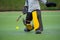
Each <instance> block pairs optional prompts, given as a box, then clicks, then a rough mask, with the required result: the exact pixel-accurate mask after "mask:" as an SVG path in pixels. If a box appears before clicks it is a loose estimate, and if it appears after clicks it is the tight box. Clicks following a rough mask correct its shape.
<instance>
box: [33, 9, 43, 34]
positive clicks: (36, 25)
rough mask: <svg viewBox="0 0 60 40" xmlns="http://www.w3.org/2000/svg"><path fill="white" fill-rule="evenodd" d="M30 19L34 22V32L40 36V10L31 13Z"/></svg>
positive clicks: (41, 27)
mask: <svg viewBox="0 0 60 40" xmlns="http://www.w3.org/2000/svg"><path fill="white" fill-rule="evenodd" d="M32 17H33V21H34V30H35V31H36V33H37V34H40V33H41V32H42V31H43V26H42V19H41V11H40V10H35V11H33V12H32Z"/></svg>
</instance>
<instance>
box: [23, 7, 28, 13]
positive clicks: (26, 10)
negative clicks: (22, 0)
mask: <svg viewBox="0 0 60 40" xmlns="http://www.w3.org/2000/svg"><path fill="white" fill-rule="evenodd" d="M22 11H23V14H26V13H27V12H28V6H24V8H23V10H22Z"/></svg>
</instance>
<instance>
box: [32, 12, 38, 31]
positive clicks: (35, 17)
mask: <svg viewBox="0 0 60 40" xmlns="http://www.w3.org/2000/svg"><path fill="white" fill-rule="evenodd" d="M32 18H33V24H34V30H36V29H38V28H39V21H38V18H37V12H36V11H33V12H32Z"/></svg>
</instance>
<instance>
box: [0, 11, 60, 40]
mask: <svg viewBox="0 0 60 40" xmlns="http://www.w3.org/2000/svg"><path fill="white" fill-rule="evenodd" d="M20 13H21V14H22V12H0V40H60V12H59V11H42V22H43V28H44V31H43V32H42V34H35V31H34V30H33V31H31V32H28V33H26V32H24V28H25V26H24V25H23V22H22V20H23V18H25V16H26V15H24V16H22V17H21V19H20V20H19V22H18V26H19V30H16V29H15V27H16V25H17V22H16V19H17V17H18V16H19V15H20Z"/></svg>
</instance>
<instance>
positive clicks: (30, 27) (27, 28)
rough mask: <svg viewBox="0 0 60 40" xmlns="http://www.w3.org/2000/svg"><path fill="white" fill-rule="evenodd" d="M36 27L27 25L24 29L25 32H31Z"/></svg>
mask: <svg viewBox="0 0 60 40" xmlns="http://www.w3.org/2000/svg"><path fill="white" fill-rule="evenodd" d="M33 29H34V27H33V26H31V25H30V24H28V25H26V28H25V29H24V31H25V32H30V31H31V30H33Z"/></svg>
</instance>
